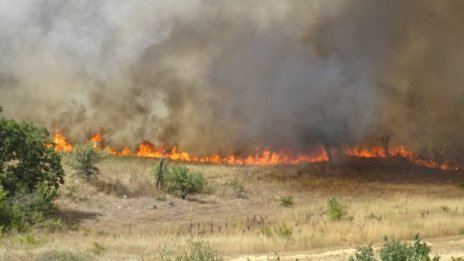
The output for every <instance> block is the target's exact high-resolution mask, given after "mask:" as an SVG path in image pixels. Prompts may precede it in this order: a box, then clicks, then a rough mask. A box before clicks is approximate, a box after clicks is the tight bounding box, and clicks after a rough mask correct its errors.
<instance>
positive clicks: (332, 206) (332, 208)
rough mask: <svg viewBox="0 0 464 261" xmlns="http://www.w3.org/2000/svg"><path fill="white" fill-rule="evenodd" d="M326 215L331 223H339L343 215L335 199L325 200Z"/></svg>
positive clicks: (339, 204)
mask: <svg viewBox="0 0 464 261" xmlns="http://www.w3.org/2000/svg"><path fill="white" fill-rule="evenodd" d="M327 215H328V216H329V219H330V220H331V221H339V220H341V219H342V218H343V216H344V215H345V212H344V211H343V206H342V204H341V203H340V202H339V201H338V199H337V198H335V197H332V198H329V199H328V200H327Z"/></svg>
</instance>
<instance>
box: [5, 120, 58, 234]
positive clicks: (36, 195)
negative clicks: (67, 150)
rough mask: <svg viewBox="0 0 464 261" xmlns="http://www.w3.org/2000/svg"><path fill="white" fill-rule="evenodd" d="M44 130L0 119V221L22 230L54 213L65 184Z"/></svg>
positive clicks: (56, 155) (49, 140)
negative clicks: (57, 199) (59, 190)
mask: <svg viewBox="0 0 464 261" xmlns="http://www.w3.org/2000/svg"><path fill="white" fill-rule="evenodd" d="M52 144H53V143H52V141H51V139H50V137H49V133H48V131H47V130H46V129H39V128H36V127H34V126H32V125H31V124H28V123H17V122H15V121H14V120H6V119H0V224H2V230H6V229H11V228H16V229H17V230H19V231H21V230H23V228H25V227H26V226H27V225H29V224H35V223H38V222H42V221H43V220H45V219H46V218H47V217H49V216H50V215H51V214H53V213H54V210H55V207H54V200H55V199H56V197H57V196H58V188H59V186H60V185H61V184H63V183H64V179H63V177H64V170H63V168H62V166H61V156H60V155H59V154H58V153H56V152H55V151H54V148H53V145H52Z"/></svg>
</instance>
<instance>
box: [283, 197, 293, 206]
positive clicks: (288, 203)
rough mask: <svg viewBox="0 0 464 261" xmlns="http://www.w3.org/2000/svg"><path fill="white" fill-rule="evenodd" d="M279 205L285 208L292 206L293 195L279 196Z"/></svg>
mask: <svg viewBox="0 0 464 261" xmlns="http://www.w3.org/2000/svg"><path fill="white" fill-rule="evenodd" d="M280 205H281V206H282V207H285V208H289V207H293V197H292V196H286V197H281V198H280Z"/></svg>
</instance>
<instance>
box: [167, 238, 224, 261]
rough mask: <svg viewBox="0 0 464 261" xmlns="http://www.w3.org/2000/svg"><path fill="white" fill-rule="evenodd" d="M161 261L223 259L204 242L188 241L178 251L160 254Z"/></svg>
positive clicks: (210, 260)
mask: <svg viewBox="0 0 464 261" xmlns="http://www.w3.org/2000/svg"><path fill="white" fill-rule="evenodd" d="M160 259H161V260H163V261H222V260H223V258H222V257H221V256H219V255H218V254H217V252H216V251H215V250H214V249H213V248H212V247H211V245H210V244H209V243H208V242H205V241H188V242H187V244H186V245H185V246H181V248H180V250H179V249H177V250H174V251H172V252H171V251H167V250H166V249H164V251H162V252H161V256H160Z"/></svg>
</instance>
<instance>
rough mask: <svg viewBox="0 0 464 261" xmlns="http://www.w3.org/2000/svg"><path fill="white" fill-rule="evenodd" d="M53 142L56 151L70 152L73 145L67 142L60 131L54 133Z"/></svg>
mask: <svg viewBox="0 0 464 261" xmlns="http://www.w3.org/2000/svg"><path fill="white" fill-rule="evenodd" d="M53 143H55V150H57V151H62V152H70V151H72V149H73V146H72V145H71V144H70V143H69V142H68V140H67V139H66V137H65V136H64V135H63V133H62V132H61V131H57V132H56V133H55V136H54V137H53Z"/></svg>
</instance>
